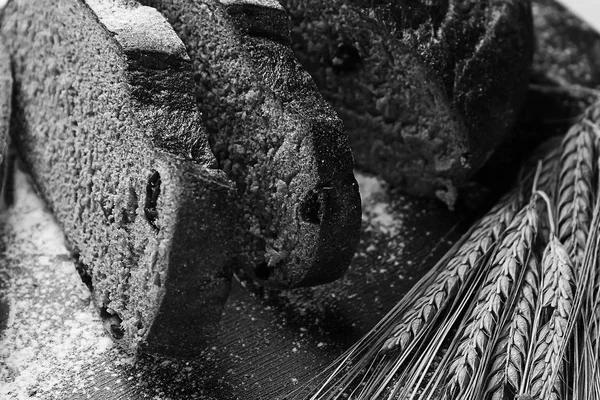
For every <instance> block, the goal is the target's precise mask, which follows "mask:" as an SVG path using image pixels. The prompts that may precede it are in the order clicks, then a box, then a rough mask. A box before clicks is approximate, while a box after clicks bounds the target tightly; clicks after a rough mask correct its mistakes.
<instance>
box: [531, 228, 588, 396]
mask: <svg viewBox="0 0 600 400" xmlns="http://www.w3.org/2000/svg"><path fill="white" fill-rule="evenodd" d="M575 287H576V285H575V276H574V271H573V264H572V262H571V258H570V256H569V254H568V252H567V249H566V248H565V247H564V246H563V245H562V244H561V243H560V241H559V240H558V238H557V237H556V236H554V235H552V236H551V238H550V242H549V243H548V246H547V247H546V249H545V250H544V256H543V258H542V287H541V293H540V294H541V299H540V304H539V305H538V307H537V311H536V326H539V327H541V329H539V332H537V334H536V335H535V339H534V345H533V346H532V350H533V351H532V352H531V354H532V357H531V367H530V369H529V370H530V373H529V374H528V376H527V377H525V378H524V380H525V381H526V383H525V385H523V387H524V388H525V390H524V393H528V394H530V395H532V396H533V397H534V398H535V397H537V398H543V399H546V398H551V397H552V396H560V392H559V389H557V388H556V387H557V386H559V385H558V382H559V381H560V378H558V379H555V380H553V379H552V378H553V377H557V376H559V370H560V369H561V368H562V365H563V354H562V352H563V351H562V349H564V347H565V343H566V341H567V340H568V339H569V338H568V335H567V332H568V323H569V317H570V315H571V312H572V309H573V302H574V292H575ZM557 381H558V382H557Z"/></svg>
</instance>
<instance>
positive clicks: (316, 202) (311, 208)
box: [300, 189, 321, 224]
mask: <svg viewBox="0 0 600 400" xmlns="http://www.w3.org/2000/svg"><path fill="white" fill-rule="evenodd" d="M319 194H320V190H318V189H311V190H310V191H309V192H308V193H307V194H306V196H305V197H304V200H302V203H300V218H302V220H303V221H305V222H310V223H311V224H320V223H321V199H320V196H319Z"/></svg>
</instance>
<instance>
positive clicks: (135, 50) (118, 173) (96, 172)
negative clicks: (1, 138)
mask: <svg viewBox="0 0 600 400" xmlns="http://www.w3.org/2000/svg"><path fill="white" fill-rule="evenodd" d="M0 26H1V33H2V35H3V36H4V37H5V38H6V43H7V44H8V47H9V53H10V54H11V56H12V60H13V66H14V79H15V88H16V90H15V95H14V105H15V109H14V110H13V111H14V121H15V122H16V123H15V126H14V129H13V130H12V132H13V133H12V137H13V138H14V140H15V142H16V144H17V147H18V149H19V152H20V155H21V156H22V158H23V160H24V163H25V165H26V167H27V168H28V169H29V172H30V173H31V175H32V177H33V178H34V181H35V183H36V185H37V187H38V189H39V192H40V194H41V195H42V197H43V198H44V199H45V200H46V202H47V204H48V206H49V208H50V209H51V211H52V212H53V213H54V215H55V216H56V219H57V221H58V222H59V224H60V225H61V226H62V228H63V229H64V232H65V235H66V238H67V241H68V243H69V245H70V247H71V248H72V251H73V253H74V254H75V255H76V256H77V257H78V260H79V264H80V274H81V275H82V277H83V278H84V281H85V282H86V283H88V285H89V286H90V287H91V288H92V291H93V299H94V301H95V303H96V305H97V306H98V307H99V308H100V312H101V315H102V316H103V317H104V319H105V326H107V327H108V329H109V331H111V333H112V335H113V337H114V338H115V339H118V341H119V342H120V343H122V344H123V346H124V347H127V348H131V349H141V350H146V351H151V352H159V353H167V354H172V355H183V356H191V355H194V354H195V353H197V352H198V351H199V350H200V349H202V347H203V346H204V345H205V343H206V339H207V337H208V336H210V335H213V334H214V333H215V331H216V329H217V325H218V322H219V318H220V314H221V310H222V306H223V304H224V302H225V300H226V298H227V296H228V293H229V288H230V281H231V254H232V252H233V249H232V247H233V244H232V238H233V237H234V236H233V235H234V232H233V229H232V227H233V226H234V223H235V209H232V208H231V207H230V206H231V204H233V203H235V201H236V200H235V190H234V188H233V185H231V184H230V183H229V181H228V180H227V178H226V176H225V174H224V173H223V172H221V171H219V170H218V169H214V167H215V160H214V157H213V155H212V153H211V151H210V148H209V146H208V142H207V138H206V134H205V130H204V128H203V125H202V122H201V116H200V112H199V111H198V109H197V106H196V101H195V98H194V92H193V87H194V83H193V79H194V77H193V75H192V72H191V62H190V59H189V57H188V56H187V54H186V51H185V47H184V45H183V43H182V42H181V41H180V40H179V38H178V37H177V35H176V34H175V32H174V31H173V30H172V28H171V26H170V25H169V24H168V23H167V21H166V20H165V19H164V18H163V17H162V16H161V15H160V14H159V13H158V12H157V11H156V10H154V9H151V8H149V7H143V6H140V5H139V4H138V3H136V2H135V1H131V0H129V1H126V2H124V1H115V0H68V1H60V2H54V1H50V0H46V1H35V2H30V1H27V0H14V1H11V2H10V3H9V4H8V5H7V8H6V9H5V10H4V13H3V15H2V20H1V21H0Z"/></svg>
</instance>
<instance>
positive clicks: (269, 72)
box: [143, 0, 361, 288]
mask: <svg viewBox="0 0 600 400" xmlns="http://www.w3.org/2000/svg"><path fill="white" fill-rule="evenodd" d="M143 3H144V4H147V5H150V6H153V7H156V8H157V9H158V10H159V11H160V12H161V13H163V15H165V17H166V18H167V19H168V20H169V22H170V23H171V24H172V26H173V28H174V29H175V31H176V32H177V33H178V35H179V36H180V38H181V40H182V41H183V42H184V43H185V45H186V47H187V50H188V54H189V55H190V57H191V59H192V63H193V65H194V74H195V82H196V99H197V102H198V106H199V107H200V109H201V110H202V113H203V116H204V119H205V121H206V125H207V130H208V135H209V141H210V145H211V147H212V150H213V152H214V154H215V156H216V158H217V161H218V163H219V167H220V168H221V169H223V171H225V172H226V173H227V175H228V176H229V178H230V179H231V180H232V181H234V182H235V183H236V186H237V190H238V193H239V195H240V203H239V206H240V214H241V215H242V216H243V219H242V220H241V221H240V222H239V224H238V226H239V236H240V237H241V238H242V244H241V246H240V253H239V257H238V264H239V265H240V266H241V267H243V268H244V269H245V271H247V272H248V273H249V274H250V275H251V276H253V277H254V278H256V279H258V280H259V281H261V282H262V283H263V284H265V285H269V286H272V287H280V288H290V287H298V286H307V285H315V284H319V283H324V282H328V281H331V280H333V279H336V278H338V277H340V276H341V275H342V274H343V272H344V271H345V270H346V269H347V266H348V264H349V263H350V260H351V258H352V256H353V254H354V250H355V247H356V245H357V242H358V238H359V231H360V223H361V211H360V197H359V194H358V185H357V184H356V180H355V179H354V176H353V158H352V154H351V152H350V149H349V147H348V143H347V137H346V133H345V130H344V127H343V125H342V122H341V120H340V119H339V118H338V117H337V116H336V114H335V113H334V112H333V110H332V109H331V107H329V106H328V105H327V104H326V103H325V102H324V100H323V99H322V98H321V96H320V95H319V93H318V91H317V88H316V86H315V85H314V83H313V82H312V80H311V79H310V76H309V75H308V74H307V73H306V72H305V71H304V70H303V69H302V67H301V66H300V64H299V63H298V62H297V61H296V60H295V58H294V57H293V54H292V52H291V49H290V47H289V45H288V44H289V42H290V38H289V30H288V24H287V16H286V15H285V12H284V11H283V10H282V9H281V7H280V6H279V5H278V4H277V3H276V2H275V1H273V0H245V1H242V0H223V1H220V2H219V1H217V0H200V1H194V2H191V1H187V0H143Z"/></svg>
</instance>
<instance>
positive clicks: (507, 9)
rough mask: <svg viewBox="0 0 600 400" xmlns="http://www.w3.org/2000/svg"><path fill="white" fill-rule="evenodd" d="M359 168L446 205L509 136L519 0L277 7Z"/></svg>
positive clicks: (520, 39) (523, 41)
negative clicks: (335, 114)
mask: <svg viewBox="0 0 600 400" xmlns="http://www.w3.org/2000/svg"><path fill="white" fill-rule="evenodd" d="M280 3H281V4H283V6H284V8H285V9H286V10H287V11H288V12H289V13H290V15H291V20H292V21H291V23H292V41H293V48H294V51H295V54H296V55H297V57H298V59H299V60H300V61H301V63H302V64H303V65H304V66H305V68H306V69H307V70H308V72H309V73H310V74H311V75H312V77H313V78H314V79H315V81H316V83H317V85H318V86H319V88H320V89H321V92H322V93H323V96H324V97H325V99H326V100H328V101H329V102H330V103H331V104H332V105H333V106H334V108H335V110H336V111H337V112H338V114H339V115H340V117H341V118H342V120H344V122H345V124H346V127H347V128H348V134H349V137H350V144H351V148H352V151H353V152H354V157H355V158H356V162H357V165H358V166H359V167H361V168H363V169H366V170H368V171H372V172H375V173H378V174H381V175H382V176H383V177H384V178H385V179H386V180H388V181H389V182H390V183H392V184H394V185H396V186H398V187H401V188H403V189H404V190H405V191H406V192H409V193H412V194H415V195H420V196H433V195H436V196H437V197H439V198H441V199H442V200H444V201H445V202H446V203H448V204H449V205H452V204H453V203H454V200H455V197H456V191H455V187H456V185H458V184H460V183H461V182H463V181H464V180H465V179H466V178H467V177H469V176H470V175H471V174H472V173H473V172H474V171H475V170H476V169H477V168H478V167H479V166H480V165H481V164H482V163H483V162H484V161H485V160H486V159H487V158H488V156H489V155H490V153H491V152H492V151H493V149H494V147H495V146H496V145H497V143H498V142H499V141H500V140H501V139H502V138H503V137H505V136H506V135H507V133H508V132H509V131H510V128H511V126H512V125H513V122H514V121H515V118H516V116H517V113H518V112H519V109H520V107H521V105H522V102H523V99H524V94H525V90H526V87H527V81H528V76H529V74H528V68H529V64H530V62H531V56H532V54H531V53H532V29H531V25H532V22H531V10H530V3H529V1H527V0H501V1H494V2H488V1H483V0H450V1H441V2H440V1H438V2H430V1H423V0H416V1H410V2H406V1H397V0H383V1H368V0H360V1H349V0H330V1H321V0H280Z"/></svg>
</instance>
